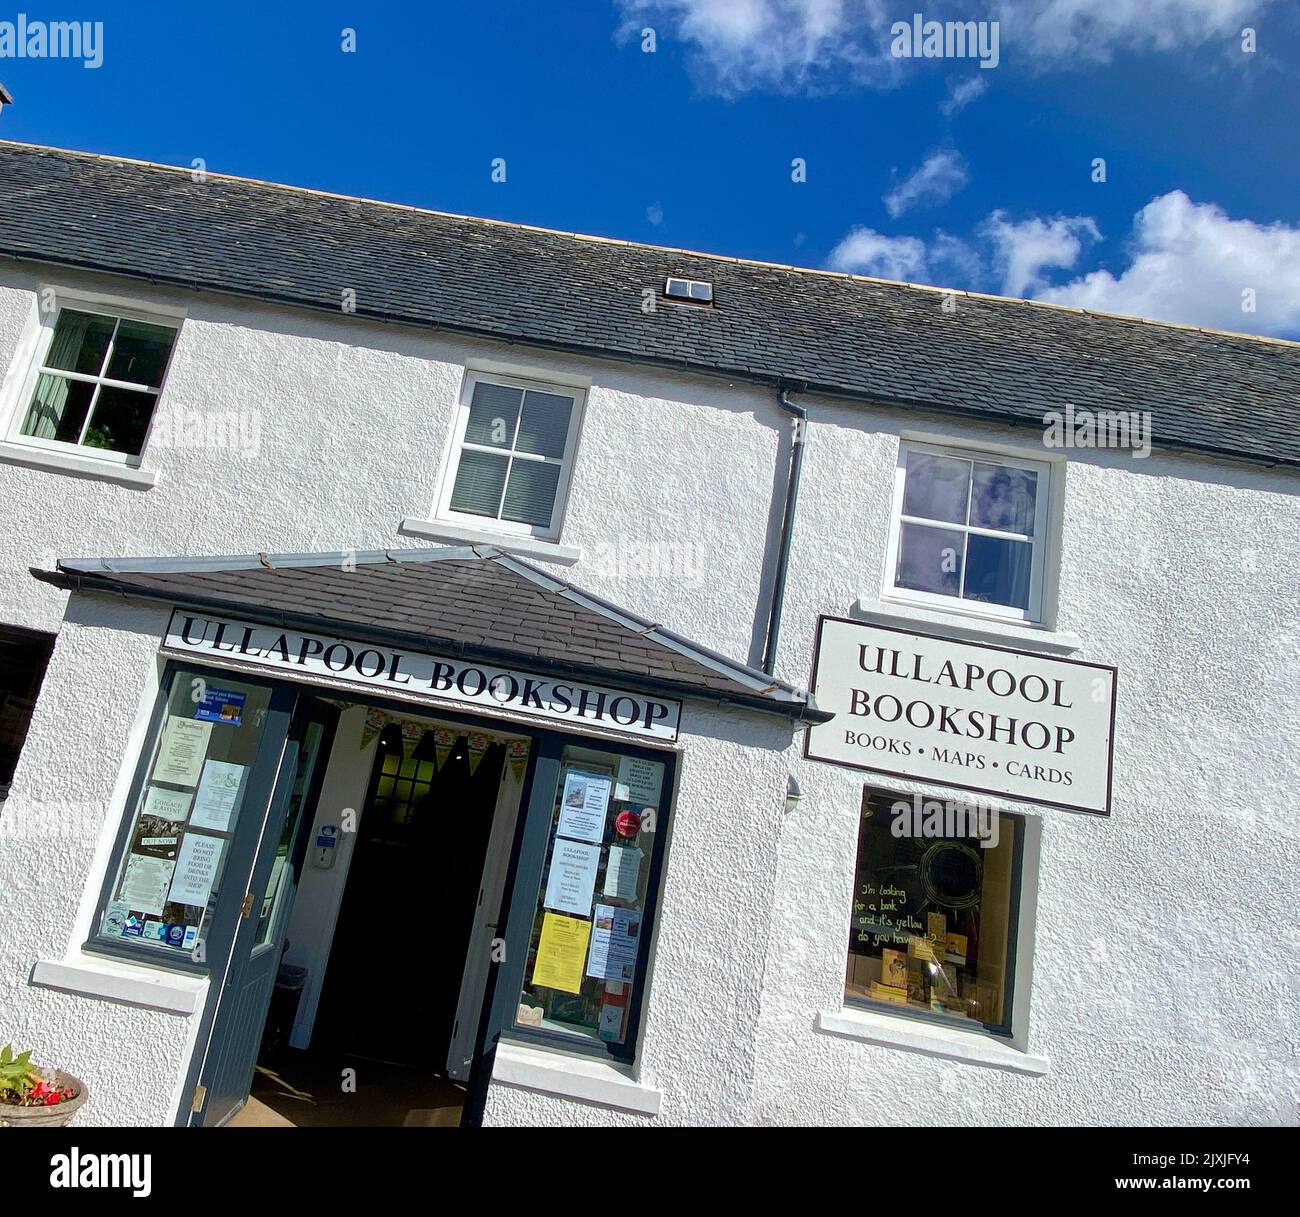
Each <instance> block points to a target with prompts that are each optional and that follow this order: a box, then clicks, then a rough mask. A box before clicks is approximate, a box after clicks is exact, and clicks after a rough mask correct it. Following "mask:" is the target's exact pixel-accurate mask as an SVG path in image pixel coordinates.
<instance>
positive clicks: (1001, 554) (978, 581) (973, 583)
mask: <svg viewBox="0 0 1300 1217" xmlns="http://www.w3.org/2000/svg"><path fill="white" fill-rule="evenodd" d="M1033 560H1034V545H1033V542H1032V541H1005V540H1003V539H1002V538H1001V537H982V536H980V535H979V534H978V533H971V534H970V540H969V543H968V545H967V548H966V591H965V599H967V600H980V601H984V602H985V603H987V604H1005V605H1008V606H1010V607H1012V608H1018V609H1028V608H1029V574H1030V570H1031V568H1032V566H1033Z"/></svg>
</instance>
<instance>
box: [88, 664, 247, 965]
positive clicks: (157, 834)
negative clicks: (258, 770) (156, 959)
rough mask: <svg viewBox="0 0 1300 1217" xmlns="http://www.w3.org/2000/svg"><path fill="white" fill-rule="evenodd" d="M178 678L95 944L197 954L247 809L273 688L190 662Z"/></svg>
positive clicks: (175, 672) (153, 743) (148, 756)
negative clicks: (203, 670) (221, 674)
mask: <svg viewBox="0 0 1300 1217" xmlns="http://www.w3.org/2000/svg"><path fill="white" fill-rule="evenodd" d="M169 675H170V681H171V684H170V688H169V690H168V693H167V696H166V700H165V703H164V706H163V708H162V713H161V715H160V716H159V717H158V720H157V722H156V724H155V727H154V730H153V735H152V738H151V739H150V741H149V743H148V744H147V745H146V747H145V750H144V754H143V756H144V763H143V767H142V770H141V772H140V774H139V775H138V777H137V783H136V784H137V787H138V790H137V793H136V794H135V796H134V803H133V805H132V807H131V809H130V812H129V818H128V830H127V832H126V835H125V839H124V840H123V841H122V842H120V844H119V848H118V852H117V854H116V856H115V859H114V862H113V865H112V868H111V871H110V881H109V883H108V885H107V887H106V890H105V893H104V898H103V900H102V903H101V907H100V911H99V917H98V920H97V923H96V940H97V941H99V942H101V943H112V944H114V945H116V946H119V947H120V946H123V945H127V946H132V945H135V946H138V947H140V948H141V949H145V950H147V951H149V952H151V953H155V954H157V955H160V956H162V957H172V958H181V957H196V956H195V948H196V946H197V944H198V943H199V942H200V941H202V940H203V939H204V938H205V936H206V935H207V932H208V927H209V925H210V924H211V919H212V912H213V910H214V908H215V907H216V900H217V896H218V893H219V891H220V888H221V876H222V872H223V869H224V867H225V864H226V858H227V854H228V852H229V848H230V844H231V841H232V839H233V837H234V833H235V829H236V826H237V825H238V823H239V817H240V815H241V813H242V811H243V807H244V802H245V795H246V794H247V788H248V782H249V772H250V770H251V768H252V766H253V762H254V760H255V758H256V757H257V754H258V750H259V748H260V746H261V743H262V737H263V734H264V732H265V727H266V721H267V712H268V710H269V708H270V705H271V689H270V688H269V687H268V686H265V685H254V684H245V683H243V682H241V681H237V680H227V679H225V678H224V677H220V678H218V677H216V676H214V675H212V674H203V675H200V674H199V673H197V672H193V671H190V670H188V669H184V668H174V669H172V670H171V672H170V674H169ZM254 814H256V809H255V810H254Z"/></svg>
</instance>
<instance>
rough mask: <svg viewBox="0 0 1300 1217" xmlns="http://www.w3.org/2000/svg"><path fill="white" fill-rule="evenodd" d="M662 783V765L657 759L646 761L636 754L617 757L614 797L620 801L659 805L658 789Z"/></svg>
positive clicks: (648, 805)
mask: <svg viewBox="0 0 1300 1217" xmlns="http://www.w3.org/2000/svg"><path fill="white" fill-rule="evenodd" d="M663 784H664V767H663V765H662V763H661V762H659V761H647V760H643V759H642V758H641V757H637V756H621V757H619V759H618V782H617V784H616V785H615V787H614V797H615V798H616V799H618V800H619V802H621V803H639V804H641V805H642V806H645V807H658V806H659V791H660V789H661V788H662V787H663Z"/></svg>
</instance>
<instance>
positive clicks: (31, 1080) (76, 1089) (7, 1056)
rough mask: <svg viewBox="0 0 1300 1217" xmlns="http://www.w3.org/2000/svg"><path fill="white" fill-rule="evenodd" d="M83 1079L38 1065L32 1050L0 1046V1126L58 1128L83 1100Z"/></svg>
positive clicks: (84, 1084)
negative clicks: (18, 1051) (33, 1057)
mask: <svg viewBox="0 0 1300 1217" xmlns="http://www.w3.org/2000/svg"><path fill="white" fill-rule="evenodd" d="M88 1094H89V1091H88V1090H87V1088H86V1083H85V1082H83V1081H81V1079H80V1078H74V1077H73V1076H72V1075H71V1074H70V1073H64V1072H63V1070H61V1069H40V1068H38V1067H37V1066H35V1065H33V1064H32V1054H31V1053H30V1052H22V1053H19V1054H18V1055H17V1056H15V1055H14V1050H13V1045H12V1044H6V1045H5V1046H4V1047H3V1048H0V1128H61V1127H62V1126H63V1125H65V1124H67V1123H69V1122H70V1121H71V1119H72V1117H73V1116H74V1115H76V1113H77V1108H79V1107H80V1106H81V1105H82V1104H83V1103H84V1102H85V1101H86V1097H87V1095H88Z"/></svg>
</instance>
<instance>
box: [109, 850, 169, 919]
mask: <svg viewBox="0 0 1300 1217" xmlns="http://www.w3.org/2000/svg"><path fill="white" fill-rule="evenodd" d="M175 867H176V863H175V862H174V861H173V860H172V859H170V858H157V857H151V856H150V855H148V854H129V855H128V856H127V859H126V869H125V870H124V871H123V872H122V883H121V885H120V886H119V887H118V889H117V899H118V901H119V902H120V903H122V904H124V905H126V907H127V908H128V909H131V910H133V911H135V912H140V913H152V914H153V915H154V916H161V915H162V911H163V905H165V904H166V903H167V885H168V884H169V883H170V882H171V878H172V871H173V870H174V869H175Z"/></svg>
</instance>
